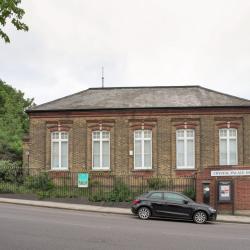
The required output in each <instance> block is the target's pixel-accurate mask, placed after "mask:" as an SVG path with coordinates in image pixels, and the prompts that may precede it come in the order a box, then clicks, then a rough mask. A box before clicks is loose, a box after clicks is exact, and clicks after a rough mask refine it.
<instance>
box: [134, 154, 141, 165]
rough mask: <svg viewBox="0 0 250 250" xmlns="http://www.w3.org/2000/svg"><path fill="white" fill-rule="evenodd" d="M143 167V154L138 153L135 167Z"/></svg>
mask: <svg viewBox="0 0 250 250" xmlns="http://www.w3.org/2000/svg"><path fill="white" fill-rule="evenodd" d="M141 167H142V155H141V154H136V155H135V168H141Z"/></svg>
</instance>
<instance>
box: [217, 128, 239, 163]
mask: <svg viewBox="0 0 250 250" xmlns="http://www.w3.org/2000/svg"><path fill="white" fill-rule="evenodd" d="M219 137H220V149H219V150H220V165H237V164H238V152H237V151H238V150H237V129H235V128H223V129H220V130H219Z"/></svg>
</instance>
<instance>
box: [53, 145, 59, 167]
mask: <svg viewBox="0 0 250 250" xmlns="http://www.w3.org/2000/svg"><path fill="white" fill-rule="evenodd" d="M51 150H52V159H51V162H52V167H53V168H59V142H52V149H51Z"/></svg>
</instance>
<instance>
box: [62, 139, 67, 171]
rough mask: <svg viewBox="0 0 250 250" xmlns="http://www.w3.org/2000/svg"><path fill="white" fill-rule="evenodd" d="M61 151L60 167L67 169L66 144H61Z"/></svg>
mask: <svg viewBox="0 0 250 250" xmlns="http://www.w3.org/2000/svg"><path fill="white" fill-rule="evenodd" d="M61 151H62V152H61V167H62V168H68V142H66V141H64V142H62V144H61Z"/></svg>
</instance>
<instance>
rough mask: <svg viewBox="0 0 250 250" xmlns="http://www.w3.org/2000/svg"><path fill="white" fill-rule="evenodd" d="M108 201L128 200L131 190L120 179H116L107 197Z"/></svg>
mask: <svg viewBox="0 0 250 250" xmlns="http://www.w3.org/2000/svg"><path fill="white" fill-rule="evenodd" d="M108 199H109V201H130V200H131V199H132V198H131V190H130V188H129V187H128V186H127V185H126V184H125V183H123V182H122V181H121V180H119V179H118V180H116V181H115V183H114V188H113V190H112V192H111V193H110V196H109V197H108Z"/></svg>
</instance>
